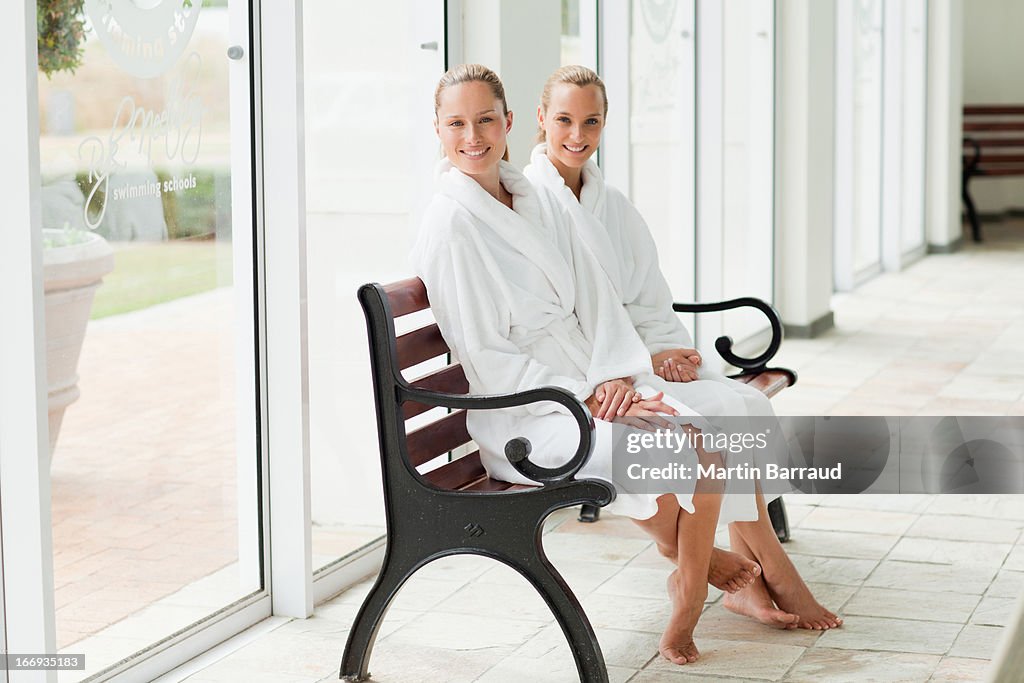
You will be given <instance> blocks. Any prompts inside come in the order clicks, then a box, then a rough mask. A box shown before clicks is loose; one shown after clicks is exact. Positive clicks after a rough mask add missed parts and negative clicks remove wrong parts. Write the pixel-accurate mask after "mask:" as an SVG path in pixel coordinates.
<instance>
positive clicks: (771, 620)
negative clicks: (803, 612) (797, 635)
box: [722, 525, 800, 629]
mask: <svg viewBox="0 0 1024 683" xmlns="http://www.w3.org/2000/svg"><path fill="white" fill-rule="evenodd" d="M729 540H730V542H731V543H732V547H733V549H735V550H736V551H737V552H739V553H741V554H743V555H746V556H747V557H750V556H751V555H752V553H751V551H750V547H749V546H747V544H746V542H744V540H743V537H742V536H740V535H739V533H738V532H737V531H736V529H735V528H733V527H732V526H731V525H730V528H729ZM722 604H724V605H725V608H726V609H728V610H730V611H732V612H735V613H736V614H742V615H743V616H745V617H750V618H751V619H756V620H757V621H760V622H761V623H762V624H767V625H768V626H771V627H773V628H784V629H793V628H796V627H797V624H798V622H799V621H800V617H799V616H797V615H796V614H790V613H789V612H785V611H783V610H781V609H779V608H778V607H776V606H775V603H774V602H772V596H771V595H769V593H768V587H767V586H766V585H765V583H764V579H763V578H762V577H760V576H758V577H757V578H755V579H754V581H753V583H751V585H750V586H748V587H747V588H744V589H743V590H741V591H739V592H738V593H730V594H727V595H726V596H725V597H724V598H723V599H722Z"/></svg>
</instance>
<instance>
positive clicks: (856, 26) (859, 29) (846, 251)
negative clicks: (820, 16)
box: [835, 0, 883, 291]
mask: <svg viewBox="0 0 1024 683" xmlns="http://www.w3.org/2000/svg"><path fill="white" fill-rule="evenodd" d="M882 38H883V36H882V0H839V2H838V4H837V12H836V181H835V182H836V203H835V206H836V212H835V237H836V241H835V285H836V289H838V290H840V291H845V290H850V289H853V288H854V287H855V286H856V285H857V284H858V283H860V282H862V281H863V280H864V279H866V278H868V277H871V276H872V275H874V274H875V273H877V272H878V271H879V270H880V269H881V261H882V234H881V224H882V101H883V99H882V86H883V82H882V58H883V45H882Z"/></svg>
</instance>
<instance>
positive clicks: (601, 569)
mask: <svg viewBox="0 0 1024 683" xmlns="http://www.w3.org/2000/svg"><path fill="white" fill-rule="evenodd" d="M554 565H555V569H557V570H558V573H559V574H561V575H562V578H564V579H565V581H566V583H568V584H569V587H570V588H571V589H572V591H573V593H575V594H576V596H577V597H579V596H582V595H586V594H587V593H590V592H592V591H593V590H594V589H595V588H597V587H598V586H600V585H601V584H602V583H604V582H605V581H607V580H608V579H609V578H611V577H612V576H613V575H615V573H616V572H618V571H619V570H620V569H622V567H621V566H619V565H615V564H605V563H603V562H587V561H583V560H574V561H570V560H560V561H558V562H556V563H554ZM474 581H475V582H476V583H486V584H512V585H517V586H518V585H522V586H526V585H529V584H528V583H527V581H526V579H525V578H523V576H522V575H521V574H520V573H519V572H517V571H516V570H515V569H512V568H511V567H509V566H507V565H504V564H501V563H498V564H496V566H495V567H494V568H493V569H489V570H487V571H486V572H484V573H483V574H481V575H480V576H479V577H478V578H477V579H475V580H474Z"/></svg>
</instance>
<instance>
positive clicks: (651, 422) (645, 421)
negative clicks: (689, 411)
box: [615, 391, 679, 432]
mask: <svg viewBox="0 0 1024 683" xmlns="http://www.w3.org/2000/svg"><path fill="white" fill-rule="evenodd" d="M664 397H665V394H664V392H661V391H659V392H658V393H657V394H655V395H654V396H651V397H650V398H645V399H641V400H639V401H637V402H635V403H633V405H631V406H630V407H629V410H627V411H626V414H625V415H624V416H623V417H619V418H616V419H615V421H616V422H622V423H624V424H628V425H630V426H631V427H636V428H637V429H644V430H646V431H649V432H654V431H657V430H658V429H676V427H677V425H675V424H673V423H672V422H669V421H668V420H666V419H665V416H666V415H672V416H676V415H679V411H677V410H676V409H675V408H673V407H672V406H670V405H669V404H667V403H665V402H664V401H662V399H663V398H664Z"/></svg>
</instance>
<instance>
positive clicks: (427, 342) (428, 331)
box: [397, 324, 448, 370]
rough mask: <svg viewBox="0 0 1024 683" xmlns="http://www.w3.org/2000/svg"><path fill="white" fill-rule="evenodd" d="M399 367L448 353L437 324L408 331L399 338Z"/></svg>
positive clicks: (402, 367) (405, 366)
mask: <svg viewBox="0 0 1024 683" xmlns="http://www.w3.org/2000/svg"><path fill="white" fill-rule="evenodd" d="M397 346H398V367H399V368H400V369H402V370H405V369H406V368H409V367H412V366H413V365H417V364H419V363H422V362H423V361H426V360H430V359H431V358H437V357H438V356H443V355H444V354H446V353H448V345H447V344H445V343H444V337H442V336H441V330H439V329H438V327H437V325H436V324H433V325H427V326H426V327H421V328H419V329H417V330H413V331H412V332H406V333H405V334H403V335H401V336H399V337H398V339H397Z"/></svg>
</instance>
